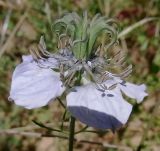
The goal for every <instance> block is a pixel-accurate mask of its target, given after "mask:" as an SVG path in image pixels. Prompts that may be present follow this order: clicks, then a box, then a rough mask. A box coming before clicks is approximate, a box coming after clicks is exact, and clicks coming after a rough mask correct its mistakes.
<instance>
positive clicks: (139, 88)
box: [119, 82, 148, 103]
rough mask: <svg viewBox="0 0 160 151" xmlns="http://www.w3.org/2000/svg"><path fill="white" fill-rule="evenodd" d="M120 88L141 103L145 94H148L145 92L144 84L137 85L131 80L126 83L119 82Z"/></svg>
mask: <svg viewBox="0 0 160 151" xmlns="http://www.w3.org/2000/svg"><path fill="white" fill-rule="evenodd" d="M119 87H120V89H121V90H122V91H123V92H124V93H125V94H126V95H127V96H129V97H131V98H133V99H136V100H137V103H141V102H142V101H143V99H144V97H145V96H147V95H148V94H147V93H146V92H145V90H146V86H145V85H144V84H142V85H135V84H132V83H129V82H126V83H125V84H119Z"/></svg>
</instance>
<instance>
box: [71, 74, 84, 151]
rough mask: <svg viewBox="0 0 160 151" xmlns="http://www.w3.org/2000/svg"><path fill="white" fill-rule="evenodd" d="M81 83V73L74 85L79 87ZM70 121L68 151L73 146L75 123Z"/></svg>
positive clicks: (72, 119) (73, 119) (73, 120)
mask: <svg viewBox="0 0 160 151" xmlns="http://www.w3.org/2000/svg"><path fill="white" fill-rule="evenodd" d="M80 83H81V72H78V73H77V81H76V85H80ZM70 119H71V121H70V128H69V150H68V151H73V145H74V141H75V139H74V135H75V121H76V119H75V118H74V117H73V116H71V118H70Z"/></svg>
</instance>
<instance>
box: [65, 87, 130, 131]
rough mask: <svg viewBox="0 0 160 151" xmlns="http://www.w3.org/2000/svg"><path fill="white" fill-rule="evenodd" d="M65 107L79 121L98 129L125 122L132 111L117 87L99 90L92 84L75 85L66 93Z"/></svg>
mask: <svg viewBox="0 0 160 151" xmlns="http://www.w3.org/2000/svg"><path fill="white" fill-rule="evenodd" d="M67 107H68V109H69V111H70V112H71V114H72V115H73V116H74V117H76V118H77V119H79V120H80V121H81V122H83V123H85V124H87V125H89V126H92V127H95V128H100V129H112V130H115V129H116V128H119V127H121V126H122V125H123V124H125V123H126V122H127V120H128V118H129V115H130V113H131V111H132V105H131V104H129V103H128V102H126V101H125V100H124V99H123V98H122V95H121V92H120V90H119V88H118V87H117V88H115V89H113V90H107V91H106V92H101V91H99V90H97V89H96V87H95V85H94V84H87V85H84V86H79V87H75V88H74V91H72V92H70V93H69V94H68V95H67Z"/></svg>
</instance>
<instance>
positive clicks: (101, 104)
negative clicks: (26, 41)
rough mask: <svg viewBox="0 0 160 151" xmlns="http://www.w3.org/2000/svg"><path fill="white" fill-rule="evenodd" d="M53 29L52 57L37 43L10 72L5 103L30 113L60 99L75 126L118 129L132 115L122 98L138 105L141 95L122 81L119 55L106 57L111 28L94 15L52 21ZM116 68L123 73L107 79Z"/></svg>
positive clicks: (71, 15)
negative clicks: (55, 48) (56, 45)
mask: <svg viewBox="0 0 160 151" xmlns="http://www.w3.org/2000/svg"><path fill="white" fill-rule="evenodd" d="M54 27H55V29H56V33H57V35H58V36H59V46H60V48H59V50H58V52H57V53H55V54H52V53H50V52H48V51H47V49H46V45H45V42H44V38H43V37H41V39H40V43H39V45H38V50H31V55H28V56H23V57H22V59H23V62H22V63H21V64H19V65H18V66H17V67H16V69H15V71H14V73H13V77H12V84H11V91H10V97H9V100H11V101H14V102H15V103H16V104H17V105H19V106H23V107H25V108H27V109H33V108H38V107H42V106H45V105H47V104H48V103H49V102H50V101H51V100H55V98H56V97H60V96H61V95H62V94H64V93H65V95H66V106H67V109H68V110H69V111H70V113H71V114H72V116H74V117H76V118H77V119H79V120H80V121H81V122H83V123H85V124H87V125H88V126H92V127H95V128H99V129H112V130H115V129H117V128H119V127H121V126H122V125H123V124H125V123H126V122H127V120H128V118H129V116H130V113H131V111H132V105H131V104H130V103H128V102H127V101H126V100H125V99H124V98H123V96H122V94H125V95H126V96H128V97H130V98H133V99H136V100H137V102H138V103H140V102H142V101H143V99H144V97H145V96H147V93H146V92H145V90H146V87H145V85H144V84H142V85H135V84H132V83H129V82H126V81H125V80H124V79H125V78H126V77H127V76H128V75H129V74H130V73H131V71H132V66H131V65H129V66H127V67H126V68H124V67H125V62H124V57H123V55H122V53H121V51H119V52H118V53H116V54H115V55H114V56H113V57H112V58H108V56H107V55H106V54H107V53H106V52H107V51H108V50H109V48H110V47H111V46H113V45H114V44H115V43H117V30H116V28H117V24H116V22H115V21H114V20H113V19H108V18H106V17H101V16H99V15H96V16H95V17H94V18H93V19H92V20H91V21H90V20H89V19H88V18H87V14H84V16H83V17H82V18H81V17H79V16H78V15H77V14H76V13H69V14H66V15H65V16H64V17H62V18H61V19H59V20H57V21H56V23H55V25H54ZM100 34H106V35H109V38H108V40H106V41H107V44H106V45H104V43H102V44H100V46H99V47H98V46H97V45H96V44H97V41H98V36H99V35H100ZM96 47H97V49H95V48H96ZM117 68H120V69H123V70H122V71H121V72H120V73H117V72H114V73H113V72H112V70H113V71H115V69H117ZM111 69H112V70H111Z"/></svg>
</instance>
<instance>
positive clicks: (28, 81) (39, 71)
mask: <svg viewBox="0 0 160 151" xmlns="http://www.w3.org/2000/svg"><path fill="white" fill-rule="evenodd" d="M63 91H64V87H62V82H61V81H60V78H59V74H58V73H56V72H54V71H52V70H51V69H44V68H40V67H39V66H37V64H36V63H35V62H32V63H29V62H25V61H24V62H23V63H21V64H20V65H18V66H17V67H16V69H15V71H14V73H13V77H12V84H11V91H10V97H9V99H10V100H13V101H14V102H15V103H16V104H17V105H20V106H23V107H25V108H28V109H32V108H38V107H42V106H45V105H47V104H48V102H49V101H50V100H51V99H55V98H56V97H58V96H60V95H61V94H62V93H63Z"/></svg>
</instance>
